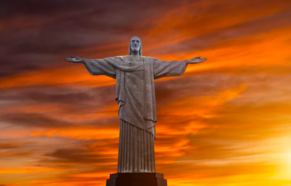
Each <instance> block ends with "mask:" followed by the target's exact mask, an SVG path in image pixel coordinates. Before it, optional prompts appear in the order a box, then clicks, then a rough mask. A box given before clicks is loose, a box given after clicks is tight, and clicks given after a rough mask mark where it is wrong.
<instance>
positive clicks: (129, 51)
mask: <svg viewBox="0 0 291 186" xmlns="http://www.w3.org/2000/svg"><path fill="white" fill-rule="evenodd" d="M134 37H137V38H138V39H139V41H140V49H139V51H138V54H139V55H140V56H142V46H141V39H140V38H139V37H138V36H133V37H131V38H130V40H129V48H128V55H131V54H132V50H131V39H132V38H134Z"/></svg>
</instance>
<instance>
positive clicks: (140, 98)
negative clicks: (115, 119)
mask: <svg viewBox="0 0 291 186" xmlns="http://www.w3.org/2000/svg"><path fill="white" fill-rule="evenodd" d="M84 61H85V63H84V64H85V66H86V68H87V70H88V71H89V72H90V74H92V75H107V76H109V77H112V78H114V79H116V83H117V85H116V101H117V102H118V104H119V114H118V115H119V118H120V134H119V148H118V149H119V152H118V168H117V172H119V173H129V172H155V153H154V139H155V136H156V135H155V123H156V121H157V115H156V100H155V86H154V79H157V78H161V77H167V76H179V75H182V74H183V73H184V71H185V69H186V67H187V64H186V61H169V62H166V61H161V60H158V59H155V58H151V57H144V56H131V55H129V56H119V57H110V58H104V59H84Z"/></svg>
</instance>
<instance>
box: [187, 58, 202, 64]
mask: <svg viewBox="0 0 291 186" xmlns="http://www.w3.org/2000/svg"><path fill="white" fill-rule="evenodd" d="M206 60H207V58H200V57H194V58H192V59H190V60H188V61H187V63H188V64H196V63H202V62H204V61H206Z"/></svg>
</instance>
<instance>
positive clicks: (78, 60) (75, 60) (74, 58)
mask: <svg viewBox="0 0 291 186" xmlns="http://www.w3.org/2000/svg"><path fill="white" fill-rule="evenodd" d="M65 60H66V61H69V62H73V63H83V62H84V60H83V59H82V58H79V57H77V56H71V57H66V58H65Z"/></svg>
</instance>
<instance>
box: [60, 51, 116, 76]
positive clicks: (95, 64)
mask: <svg viewBox="0 0 291 186" xmlns="http://www.w3.org/2000/svg"><path fill="white" fill-rule="evenodd" d="M108 59H110V58H105V59H82V58H79V57H76V56H72V57H68V58H65V60H66V61H69V62H73V63H83V64H84V65H85V67H86V69H87V70H88V72H89V73H90V74H91V75H106V76H109V77H112V78H114V79H115V78H116V70H115V67H114V66H112V65H111V64H110V63H108Z"/></svg>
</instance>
